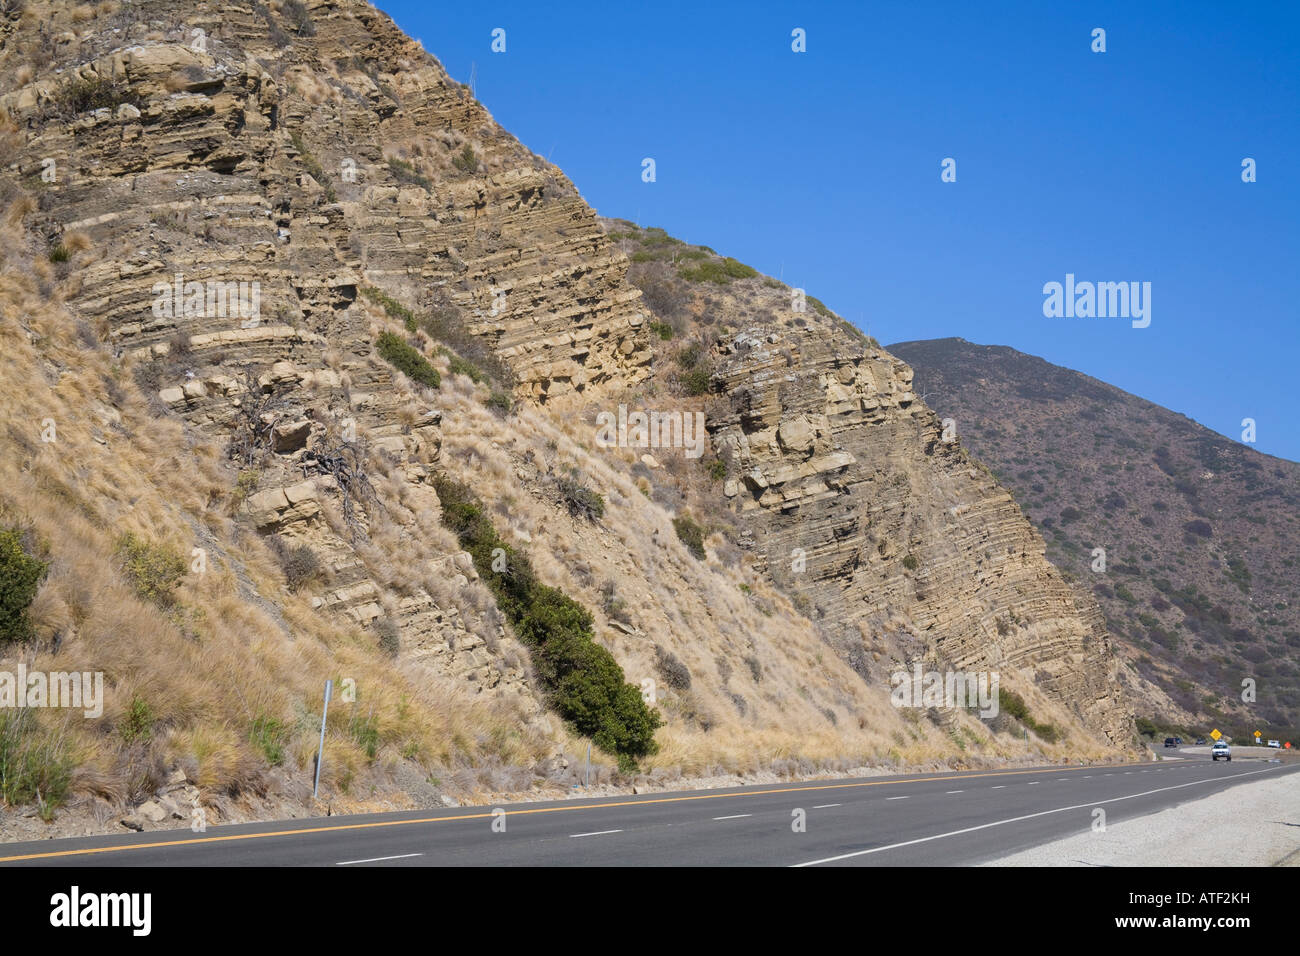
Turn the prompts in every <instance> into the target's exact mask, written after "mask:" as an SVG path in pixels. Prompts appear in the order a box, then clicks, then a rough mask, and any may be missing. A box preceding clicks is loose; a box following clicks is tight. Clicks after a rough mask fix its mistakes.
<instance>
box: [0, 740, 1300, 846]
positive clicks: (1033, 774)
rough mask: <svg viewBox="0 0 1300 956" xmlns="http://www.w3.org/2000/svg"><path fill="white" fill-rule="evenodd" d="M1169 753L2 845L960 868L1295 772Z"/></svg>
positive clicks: (1290, 766)
mask: <svg viewBox="0 0 1300 956" xmlns="http://www.w3.org/2000/svg"><path fill="white" fill-rule="evenodd" d="M1166 756H1170V757H1173V758H1175V759H1168V760H1161V761H1154V762H1149V763H1143V764H1129V765H1122V766H1113V765H1109V766H1100V767H1077V766H1076V767H1060V766H1056V767H1039V768H1033V769H1017V770H982V771H957V772H949V773H939V774H913V775H900V776H885V777H870V778H864V779H855V780H847V779H846V780H840V779H837V780H817V781H806V782H792V783H788V784H775V785H765V786H754V787H741V788H734V789H728V790H698V791H682V792H656V793H650V794H642V795H626V796H617V797H608V798H601V799H582V798H577V799H570V800H563V801H554V802H548V803H512V804H504V805H502V806H500V807H492V806H481V807H461V808H456V809H447V810H443V809H439V810H425V811H413V812H403V813H385V814H370V815H359V816H346V817H316V818H311V819H306V820H293V821H280V822H272V823H259V824H249V825H239V826H222V827H209V828H208V830H207V831H206V832H204V833H192V832H191V831H190V830H188V829H179V830H165V831H156V832H152V833H147V834H141V833H130V834H123V835H121V836H108V837H84V838H76V839H64V840H46V841H41V842H34V843H14V844H0V867H22V866H58V865H71V866H79V867H81V866H114V867H120V866H143V867H164V866H255V867H268V866H328V867H359V866H916V865H925V866H961V865H969V864H976V863H981V862H984V861H986V860H989V859H993V858H996V857H999V856H1002V855H1005V854H1007V853H1012V852H1015V851H1018V850H1022V849H1027V848H1030V847H1034V846H1038V845H1040V844H1042V843H1046V842H1048V841H1051V840H1056V839H1059V838H1061V837H1064V836H1070V835H1074V834H1077V833H1085V832H1088V831H1089V830H1090V828H1091V827H1092V823H1093V819H1094V814H1093V810H1094V809H1095V808H1098V807H1100V808H1102V809H1104V810H1105V813H1106V819H1107V823H1108V824H1109V823H1113V822H1118V821H1120V820H1125V819H1130V818H1133V817H1138V816H1143V815H1145V814H1149V813H1153V812H1155V811H1157V810H1162V809H1164V808H1166V807H1170V806H1175V805H1177V804H1179V803H1183V802H1186V801H1189V800H1195V799H1198V798H1200V797H1203V796H1207V795H1209V794H1212V793H1215V792H1218V791H1221V790H1224V789H1226V788H1229V787H1232V786H1234V785H1237V784H1242V783H1247V782H1250V781H1258V780H1263V779H1269V778H1270V777H1273V776H1276V775H1279V774H1287V775H1292V774H1295V773H1296V772H1297V771H1300V763H1291V762H1283V763H1270V762H1268V760H1267V759H1261V758H1255V759H1234V760H1233V761H1232V762H1231V763H1228V762H1222V761H1221V762H1218V763H1214V762H1212V761H1211V760H1210V759H1209V757H1208V756H1202V755H1199V754H1190V753H1177V754H1174V753H1172V752H1171V753H1168V754H1166ZM1234 756H1236V753H1234ZM1296 784H1297V786H1300V779H1298V780H1297V781H1296ZM498 811H503V812H498ZM1205 863H1206V864H1207V865H1213V864H1214V861H1213V860H1206V861H1205Z"/></svg>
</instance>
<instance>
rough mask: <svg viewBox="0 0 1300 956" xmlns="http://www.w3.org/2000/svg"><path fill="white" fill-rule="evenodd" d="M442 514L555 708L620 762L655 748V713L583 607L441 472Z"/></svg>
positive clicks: (630, 762) (630, 763)
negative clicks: (548, 581) (599, 639)
mask: <svg viewBox="0 0 1300 956" xmlns="http://www.w3.org/2000/svg"><path fill="white" fill-rule="evenodd" d="M435 487H436V489H437V491H438V497H439V498H440V499H441V501H442V508H443V520H444V521H446V523H447V525H448V526H449V527H450V528H451V529H452V530H453V531H455V532H456V535H457V537H458V538H459V539H460V543H461V546H462V547H464V548H465V550H466V551H468V552H469V553H470V554H471V555H472V556H473V558H474V566H475V567H476V568H477V569H478V572H479V574H481V575H482V576H483V579H484V580H485V581H486V582H487V583H488V586H489V587H490V588H491V589H492V593H493V594H495V595H496V597H497V602H498V604H499V606H500V608H501V610H502V612H503V613H504V614H505V615H506V618H507V619H508V620H509V621H510V623H511V625H512V626H513V627H514V629H515V633H516V634H517V635H518V636H519V639H520V640H522V641H523V642H524V644H526V645H527V646H528V648H529V649H530V650H531V651H532V655H533V667H534V670H535V671H536V673H537V677H538V679H539V680H540V681H541V684H542V687H543V688H544V689H545V691H546V693H547V696H548V697H549V698H550V700H551V702H552V705H553V706H554V707H555V709H556V711H557V712H558V713H559V714H560V715H561V716H562V717H564V719H566V720H568V721H571V722H572V723H573V725H574V727H576V728H577V730H578V731H579V733H582V734H585V735H587V736H590V737H591V738H592V740H593V741H594V742H595V744H596V746H598V747H600V748H601V749H602V750H604V751H605V752H606V753H609V754H613V755H614V756H616V757H617V758H618V761H619V766H620V768H622V769H624V770H628V771H630V770H633V769H635V767H636V762H637V761H638V760H639V759H641V758H643V757H648V756H651V755H653V754H655V753H656V752H658V746H657V745H656V744H655V741H654V732H655V730H656V729H657V728H658V727H660V726H662V723H663V721H662V718H661V717H660V716H659V713H658V712H657V711H655V710H653V709H652V708H649V707H647V706H646V705H645V702H644V701H643V700H642V699H641V693H640V691H638V690H637V688H636V687H634V686H633V685H631V684H629V683H627V681H626V680H625V679H624V676H623V669H622V668H621V667H619V665H618V662H617V661H615V660H614V658H613V656H612V655H611V654H610V653H609V651H607V650H606V649H605V648H604V647H601V646H600V645H599V644H597V643H596V642H595V639H594V637H595V636H594V634H593V632H592V617H591V613H590V612H589V611H587V610H586V609H585V608H583V607H582V606H581V605H579V604H578V603H577V602H576V601H574V600H573V599H572V598H570V597H569V596H568V595H566V594H565V593H564V592H563V591H560V590H559V589H558V588H553V587H549V586H547V585H545V584H542V583H541V582H540V581H538V580H537V576H536V573H535V572H534V571H533V567H532V564H531V563H530V562H529V561H528V558H527V557H526V556H525V555H524V554H523V553H521V552H520V551H518V550H517V549H515V548H512V547H510V546H509V545H508V544H506V543H505V542H504V541H502V540H501V539H500V538H499V537H498V536H497V533H496V529H495V528H493V527H492V522H491V520H490V519H489V518H488V516H487V514H486V513H485V511H484V509H483V506H482V504H481V503H480V502H479V501H478V500H477V499H476V498H475V497H474V495H473V494H472V493H471V492H470V490H469V489H468V488H466V487H465V486H463V485H461V484H459V483H457V482H456V481H454V480H453V479H451V478H448V477H446V476H438V478H437V479H436V480H435Z"/></svg>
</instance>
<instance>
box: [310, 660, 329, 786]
mask: <svg viewBox="0 0 1300 956" xmlns="http://www.w3.org/2000/svg"><path fill="white" fill-rule="evenodd" d="M333 693H334V681H332V680H327V681H326V682H325V706H324V707H323V708H321V712H320V748H319V749H318V750H317V751H316V782H315V783H313V784H312V786H311V798H312V799H313V800H315V799H316V792H317V791H318V790H319V789H320V765H321V762H322V761H323V760H324V759H325V718H326V717H327V716H328V715H329V712H330V696H331V695H332V694H333Z"/></svg>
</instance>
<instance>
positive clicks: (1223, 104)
mask: <svg viewBox="0 0 1300 956" xmlns="http://www.w3.org/2000/svg"><path fill="white" fill-rule="evenodd" d="M378 6H379V7H380V8H381V9H383V10H385V11H386V12H388V13H389V14H390V15H391V16H392V17H393V18H394V19H395V20H396V21H397V23H398V24H399V25H400V26H401V27H402V28H403V29H405V30H406V31H407V32H408V33H410V34H411V35H413V36H416V37H419V38H420V39H421V40H422V41H423V43H424V46H425V49H427V50H428V51H429V52H431V53H433V54H434V55H435V56H437V57H438V59H439V60H440V61H441V62H442V63H443V65H444V66H445V67H446V68H447V70H448V72H449V73H450V74H451V75H452V76H453V77H454V78H455V79H457V80H462V81H464V80H468V79H469V78H470V76H471V72H472V73H473V75H474V80H475V91H476V93H477V95H478V98H479V99H480V100H481V101H482V102H483V103H484V105H485V106H486V107H487V108H488V109H489V110H490V111H491V112H492V114H493V116H495V117H496V119H497V121H498V122H500V123H501V124H502V126H504V127H505V128H506V129H508V130H509V131H510V132H511V133H513V134H514V135H515V136H517V137H518V138H519V139H520V140H521V141H522V142H523V143H525V144H526V145H527V146H528V147H530V148H531V149H533V150H534V151H535V152H537V153H539V154H541V155H542V156H547V157H549V158H550V159H551V161H552V162H554V163H555V164H556V165H558V166H560V167H561V168H562V169H563V170H564V171H565V173H566V174H567V175H568V176H569V177H570V178H571V179H572V180H573V182H574V183H575V184H576V185H577V187H578V189H579V190H580V191H581V192H582V195H583V196H584V197H585V198H586V200H587V201H588V202H589V203H590V204H591V205H592V206H594V207H595V208H596V209H597V210H598V211H599V212H600V213H601V214H602V215H607V216H618V217H623V218H627V219H634V220H637V221H639V222H640V223H641V224H642V225H650V226H662V227H663V228H665V229H667V230H668V232H669V233H671V234H673V235H675V236H678V237H680V238H682V239H685V240H687V241H690V242H695V243H701V244H705V245H709V246H712V247H713V248H714V249H716V250H718V251H719V252H721V253H723V254H725V255H732V256H735V257H736V258H737V259H740V260H741V261H743V262H747V263H749V264H750V265H752V266H754V267H755V268H757V269H760V270H761V271H763V272H766V273H770V274H772V275H777V276H780V277H781V278H783V279H784V280H785V281H786V282H788V283H790V284H791V285H797V286H803V287H804V288H806V289H807V290H808V292H809V294H811V295H815V296H817V297H819V298H821V299H822V300H823V301H825V302H826V304H827V305H829V306H830V307H831V308H833V309H835V310H836V311H837V312H839V313H840V314H842V315H844V316H845V317H846V318H848V319H850V320H851V321H853V322H854V323H856V324H857V325H859V326H860V327H862V328H863V329H865V330H867V331H869V332H870V333H871V334H872V335H874V336H876V337H877V338H878V339H879V340H880V341H881V342H884V343H889V342H897V341H902V340H906V339H923V338H936V337H941V336H951V335H957V336H961V337H963V338H966V339H969V340H970V341H972V342H979V343H983V344H998V345H1010V346H1013V347H1014V348H1017V349H1020V350H1022V351H1025V352H1029V353H1032V354H1035V355H1041V356H1043V357H1044V358H1046V359H1048V360H1049V361H1052V362H1056V363H1057V364H1060V365H1064V366H1067V367H1070V368H1074V369H1078V370H1080V371H1082V372H1086V373H1087V374H1089V375H1093V376H1095V377H1097V378H1099V379H1102V380H1103V381H1106V382H1110V383H1112V384H1114V385H1117V386H1119V387H1120V388H1123V389H1126V390H1128V391H1131V392H1134V393H1135V394H1137V395H1140V396H1142V397H1144V398H1148V399H1150V400H1152V401H1155V402H1159V403H1160V404H1162V405H1166V406H1168V407H1169V408H1172V409H1174V410H1175V411H1179V412H1182V413H1184V414H1186V415H1188V416H1190V417H1192V418H1194V419H1196V420H1197V421H1199V422H1201V423H1202V424H1205V425H1207V426H1209V427H1211V428H1213V429H1215V430H1216V431H1219V432H1221V433H1223V434H1225V435H1227V436H1229V437H1231V438H1234V439H1238V440H1239V439H1240V437H1241V431H1242V427H1241V420H1242V419H1243V418H1247V417H1249V418H1253V419H1255V420H1256V422H1257V431H1258V436H1257V443H1256V445H1255V447H1256V448H1257V449H1259V450H1260V451H1263V452H1267V453H1269V454H1274V455H1279V456H1281V457H1285V458H1290V459H1293V460H1300V401H1298V400H1297V397H1296V392H1295V382H1296V379H1297V377H1298V376H1297V372H1298V371H1300V369H1298V366H1300V299H1297V286H1298V285H1300V183H1298V180H1297V169H1296V167H1295V164H1296V163H1297V161H1300V57H1298V56H1297V55H1296V53H1295V47H1294V38H1295V36H1296V33H1297V28H1300V4H1297V3H1293V2H1289V0H1286V2H1261V3H1256V4H1228V3H1220V2H1186V0H1184V2H1179V3H1156V2H1143V3H1140V4H1138V3H1132V2H1123V3H1075V2H1066V0H1056V2H1048V3H1042V2H1034V3H1029V2H1024V3H1018V2H999V3H979V4H971V3H955V2H954V3H926V4H920V3H914V2H899V3H871V4H866V3H853V4H849V3H844V4H838V3H815V4H807V3H804V4H780V3H744V4H740V3H728V2H718V3H698V2H696V3H684V4H673V3H664V2H655V3H651V4H628V5H611V4H609V3H608V2H594V3H567V2H557V3H546V4H541V3H536V2H531V3H512V2H498V0H485V2H482V3H467V4H438V5H437V6H436V7H434V6H432V5H429V4H427V2H424V0H380V2H379V3H378ZM497 27H500V28H503V29H504V30H505V31H506V52H505V53H493V52H491V49H490V47H491V42H492V31H493V29H494V28H497ZM796 27H800V28H803V29H804V30H805V31H806V34H807V52H806V53H794V52H792V51H791V48H790V47H791V30H793V29H794V28H796ZM1097 27H1101V28H1104V29H1105V31H1106V52H1105V53H1094V52H1092V50H1091V46H1092V31H1093V29H1094V28H1097ZM644 157H653V158H654V160H655V162H656V167H657V170H656V171H657V181H656V182H654V183H645V182H642V179H641V161H642V159H643V158H644ZM946 157H952V158H953V159H955V160H956V162H957V181H956V182H955V183H943V182H941V181H940V172H941V170H940V163H941V161H942V160H943V159H944V158H946ZM1245 157H1251V158H1253V159H1254V160H1255V161H1256V163H1257V182H1254V183H1249V184H1247V183H1243V182H1242V179H1241V163H1242V160H1243V159H1244V158H1245ZM1066 273H1073V274H1074V275H1075V276H1076V280H1077V281H1084V280H1089V281H1107V282H1111V281H1116V282H1117V281H1138V282H1150V283H1151V285H1152V296H1151V298H1152V302H1151V306H1152V308H1151V320H1152V321H1151V325H1150V327H1148V328H1145V329H1134V328H1132V327H1131V324H1130V322H1129V320H1128V319H1123V318H1092V319H1078V318H1046V317H1044V315H1043V300H1044V296H1043V291H1042V289H1043V285H1044V283H1047V282H1051V281H1057V282H1064V279H1065V275H1066Z"/></svg>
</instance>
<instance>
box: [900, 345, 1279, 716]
mask: <svg viewBox="0 0 1300 956" xmlns="http://www.w3.org/2000/svg"><path fill="white" fill-rule="evenodd" d="M890 348H891V350H892V351H894V352H896V353H897V354H898V355H899V356H900V357H902V358H904V359H905V360H906V361H907V362H909V363H910V364H911V365H912V366H913V368H914V369H915V370H916V387H917V389H918V390H920V391H921V392H923V393H925V394H926V395H927V396H928V399H927V400H928V401H929V402H930V403H931V404H932V405H933V407H934V408H935V409H936V411H937V412H938V413H939V414H940V415H943V416H945V417H951V418H953V419H955V421H956V426H957V428H958V430H959V432H960V433H961V434H962V435H963V436H964V440H965V441H966V442H967V443H968V444H969V445H970V447H971V449H972V451H973V452H974V453H975V454H977V455H978V456H980V457H981V458H982V459H983V460H984V461H987V462H988V463H989V464H990V466H992V467H993V469H994V471H995V472H996V474H997V475H998V476H999V478H1000V479H1001V480H1002V481H1003V482H1004V483H1005V484H1006V485H1007V486H1008V487H1009V488H1011V489H1013V490H1014V492H1015V494H1016V498H1017V500H1018V501H1019V502H1021V504H1022V506H1023V507H1024V509H1025V512H1026V513H1027V514H1028V515H1029V517H1030V518H1031V520H1033V522H1034V524H1035V525H1036V526H1038V527H1039V528H1040V529H1042V532H1043V534H1044V536H1045V538H1046V539H1047V542H1048V552H1047V553H1048V557H1050V558H1051V559H1052V561H1053V562H1054V563H1056V565H1057V566H1058V567H1060V568H1061V569H1062V570H1063V571H1064V572H1065V573H1066V574H1067V575H1068V576H1069V577H1071V578H1072V579H1074V580H1076V581H1077V582H1079V585H1080V586H1081V587H1084V588H1088V589H1090V590H1091V591H1092V592H1093V593H1094V594H1095V595H1096V597H1097V600H1098V601H1099V602H1100V603H1101V606H1102V608H1103V609H1104V610H1105V613H1106V620H1107V624H1108V626H1109V628H1110V631H1111V633H1112V634H1114V635H1115V636H1116V640H1117V644H1118V646H1119V647H1120V649H1121V652H1122V654H1123V656H1124V657H1125V659H1126V660H1127V661H1128V662H1130V663H1131V664H1132V665H1133V667H1134V669H1135V670H1136V673H1137V674H1138V675H1140V679H1135V680H1133V681H1132V683H1131V690H1132V691H1133V694H1134V697H1135V700H1138V701H1140V703H1141V707H1142V711H1143V713H1144V716H1146V717H1147V718H1153V719H1155V720H1156V721H1157V722H1159V723H1162V724H1174V725H1188V726H1190V727H1192V728H1193V729H1196V728H1200V729H1202V730H1204V729H1208V728H1206V725H1207V724H1218V725H1220V728H1221V729H1222V730H1224V731H1225V732H1232V733H1233V734H1234V735H1236V736H1237V737H1238V738H1239V739H1241V738H1242V737H1244V736H1245V735H1247V734H1248V733H1251V732H1253V731H1254V730H1255V729H1259V730H1261V731H1263V732H1265V734H1266V735H1268V736H1274V737H1276V736H1279V735H1280V734H1285V735H1288V736H1292V737H1294V736H1296V735H1297V734H1300V606H1298V605H1297V601H1296V586H1295V585H1296V579H1297V573H1298V571H1297V569H1300V465H1298V464H1296V463H1295V462H1290V461H1285V460H1282V459H1278V458H1273V457H1271V456H1268V455H1263V454H1260V453H1259V452H1257V451H1256V450H1255V449H1253V448H1251V447H1250V446H1249V445H1246V444H1243V443H1240V442H1235V441H1230V440H1228V439H1226V438H1224V437H1222V436H1220V435H1218V434H1215V433H1214V432H1212V431H1210V430H1209V429H1207V428H1205V427H1203V426H1201V425H1198V424H1197V423H1196V422H1193V421H1191V420H1190V419H1188V418H1186V417H1184V416H1182V415H1178V414H1176V413H1174V412H1171V411H1169V410H1168V409H1166V408H1162V407H1160V406H1158V405H1155V404H1152V403H1151V402H1148V401H1144V400H1143V399H1141V398H1138V397H1137V396H1135V395H1130V394H1128V393H1127V392H1124V391H1121V390H1120V389H1118V388H1115V387H1113V386H1111V385H1107V384H1105V383H1103V382H1099V381H1097V380H1096V379H1093V378H1089V377H1088V376H1086V375H1082V374H1080V373H1078V372H1074V371H1071V370H1070V369H1066V368H1061V367H1060V366H1056V365H1052V364H1050V363H1048V362H1045V361H1044V360H1042V359H1040V358H1036V357H1034V356H1031V355H1025V354H1023V353H1021V352H1017V351H1016V350H1014V349H1011V348H1007V347H1004V346H984V345H976V344H974V343H971V342H967V341H965V340H963V339H937V340H933V341H926V342H903V343H899V344H898V345H893V346H890ZM1095 548H1104V549H1105V557H1106V566H1105V571H1104V572H1099V571H1097V570H1095V569H1094V563H1095V558H1094V554H1093V549H1095ZM1247 678H1251V679H1253V680H1254V681H1255V686H1256V691H1257V699H1256V700H1255V701H1253V702H1250V703H1247V702H1244V701H1243V699H1242V693H1243V686H1242V681H1243V680H1244V679H1247Z"/></svg>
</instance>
